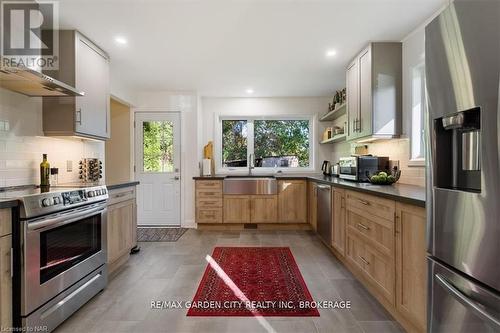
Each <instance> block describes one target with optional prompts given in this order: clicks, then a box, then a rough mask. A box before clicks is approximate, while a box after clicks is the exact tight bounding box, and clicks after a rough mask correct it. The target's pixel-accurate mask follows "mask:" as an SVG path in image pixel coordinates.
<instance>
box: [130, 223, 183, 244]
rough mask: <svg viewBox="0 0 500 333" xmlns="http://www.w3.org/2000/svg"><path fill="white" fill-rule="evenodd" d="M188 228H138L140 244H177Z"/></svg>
mask: <svg viewBox="0 0 500 333" xmlns="http://www.w3.org/2000/svg"><path fill="white" fill-rule="evenodd" d="M187 230H188V229H186V228H141V227H139V228H137V241H139V242H177V240H178V239H179V238H181V236H182V235H183V234H184V233H185V232H186V231H187Z"/></svg>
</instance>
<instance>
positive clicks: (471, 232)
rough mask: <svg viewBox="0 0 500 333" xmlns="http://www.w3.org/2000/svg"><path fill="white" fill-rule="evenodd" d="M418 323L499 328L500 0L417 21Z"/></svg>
mask: <svg viewBox="0 0 500 333" xmlns="http://www.w3.org/2000/svg"><path fill="white" fill-rule="evenodd" d="M425 61H426V85H427V98H428V111H427V113H426V116H427V119H426V126H427V128H426V136H427V137H426V141H427V214H428V252H429V256H428V265H429V266H428V268H429V276H428V330H429V331H430V332H500V105H499V94H500V84H499V78H500V0H455V1H454V2H452V3H451V4H450V5H449V7H448V8H447V9H445V10H444V11H443V12H442V13H441V14H440V15H439V16H438V17H437V18H435V19H434V20H433V21H432V22H431V23H430V24H429V25H428V26H427V27H426V30H425Z"/></svg>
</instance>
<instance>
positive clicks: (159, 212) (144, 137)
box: [135, 112, 181, 226]
mask: <svg viewBox="0 0 500 333" xmlns="http://www.w3.org/2000/svg"><path fill="white" fill-rule="evenodd" d="M180 129H181V127H180V114H179V113H167V112H136V113H135V179H136V180H138V181H139V182H140V185H139V186H138V188H137V224H138V225H142V226H146V225H147V226H180V224H181V219H180V208H181V205H180V152H181V147H180V143H181V141H180V138H181V135H180Z"/></svg>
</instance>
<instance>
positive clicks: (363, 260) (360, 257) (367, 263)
mask: <svg viewBox="0 0 500 333" xmlns="http://www.w3.org/2000/svg"><path fill="white" fill-rule="evenodd" d="M359 259H361V261H362V262H364V263H365V265H369V264H370V263H369V262H368V260H366V259H365V258H363V257H362V256H359Z"/></svg>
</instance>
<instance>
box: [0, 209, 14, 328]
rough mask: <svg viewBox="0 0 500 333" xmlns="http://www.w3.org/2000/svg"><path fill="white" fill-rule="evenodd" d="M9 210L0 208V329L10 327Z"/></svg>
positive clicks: (10, 235) (10, 240)
mask: <svg viewBox="0 0 500 333" xmlns="http://www.w3.org/2000/svg"><path fill="white" fill-rule="evenodd" d="M11 228H12V222H11V210H10V209H2V210H0V231H1V234H2V236H1V237H0V330H1V331H2V332H3V331H6V332H7V331H8V330H9V329H10V328H11V327H12V277H11V270H10V269H11V260H12V259H11V255H12V254H11V251H12V234H11V230H12V229H11Z"/></svg>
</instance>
